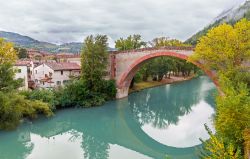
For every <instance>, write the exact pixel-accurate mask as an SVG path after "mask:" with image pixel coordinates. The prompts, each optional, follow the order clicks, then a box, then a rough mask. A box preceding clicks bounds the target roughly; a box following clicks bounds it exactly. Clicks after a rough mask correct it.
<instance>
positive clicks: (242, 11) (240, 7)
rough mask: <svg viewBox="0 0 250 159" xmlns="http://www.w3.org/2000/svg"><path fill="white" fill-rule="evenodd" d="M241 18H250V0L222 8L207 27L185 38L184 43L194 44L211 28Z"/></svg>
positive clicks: (234, 21) (231, 22)
mask: <svg viewBox="0 0 250 159" xmlns="http://www.w3.org/2000/svg"><path fill="white" fill-rule="evenodd" d="M242 18H246V19H248V20H250V0H247V1H244V2H243V3H238V4H236V5H234V6H233V7H231V8H229V9H226V10H224V11H223V12H222V13H221V14H220V15H219V16H217V17H216V18H215V19H214V20H213V21H212V22H211V23H210V24H209V25H208V26H207V27H205V28H204V29H203V30H201V31H199V32H198V33H196V34H195V35H193V36H192V37H191V38H189V39H188V40H186V43H189V44H193V45H195V44H196V43H197V41H198V40H199V38H201V37H202V36H203V35H205V34H206V33H207V32H208V30H210V29H211V28H213V27H216V26H218V25H220V24H222V23H228V24H235V23H236V22H237V21H239V20H240V19H242Z"/></svg>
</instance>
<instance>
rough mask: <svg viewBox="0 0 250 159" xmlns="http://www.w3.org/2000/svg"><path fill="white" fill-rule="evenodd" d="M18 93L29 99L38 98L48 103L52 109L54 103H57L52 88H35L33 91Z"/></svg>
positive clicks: (54, 106) (54, 105)
mask: <svg viewBox="0 0 250 159" xmlns="http://www.w3.org/2000/svg"><path fill="white" fill-rule="evenodd" d="M20 94H22V95H24V96H25V97H26V98H27V99H29V100H40V101H42V102H44V103H48V104H49V106H50V108H51V109H52V110H55V108H56V105H58V101H57V99H56V97H55V94H54V92H53V91H52V90H46V89H37V90H34V91H22V92H20Z"/></svg>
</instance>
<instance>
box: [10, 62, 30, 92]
mask: <svg viewBox="0 0 250 159" xmlns="http://www.w3.org/2000/svg"><path fill="white" fill-rule="evenodd" d="M33 67H34V65H33V62H32V61H21V60H19V61H17V62H16V63H15V66H14V68H15V69H16V74H15V79H23V86H22V87H21V88H20V89H22V90H27V89H28V88H29V81H31V80H32V77H33Z"/></svg>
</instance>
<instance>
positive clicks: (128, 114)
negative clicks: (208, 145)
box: [0, 76, 216, 159]
mask: <svg viewBox="0 0 250 159" xmlns="http://www.w3.org/2000/svg"><path fill="white" fill-rule="evenodd" d="M215 92H216V89H215V86H214V84H213V83H212V82H211V81H210V80H209V79H208V78H207V77H206V76H201V77H199V78H195V79H193V80H190V81H185V82H181V83H177V84H170V85H164V86H160V87H155V88H150V89H146V90H143V91H140V92H138V93H133V94H131V95H129V97H128V98H124V99H122V100H116V101H110V102H107V103H106V104H105V105H104V106H101V107H96V108H90V109H76V108H75V109H73V108H72V109H65V110H60V111H58V112H57V113H56V115H55V116H54V117H52V118H49V119H47V118H43V117H40V118H39V119H37V120H34V121H32V122H30V121H29V122H24V123H23V124H22V125H21V126H20V127H18V128H17V129H16V130H15V131H11V132H0V159H148V158H154V159H166V158H172V159H196V158H197V154H198V152H199V149H200V147H201V145H200V144H201V142H200V140H199V138H202V139H207V138H208V135H207V133H206V131H205V129H204V124H205V123H207V124H208V126H210V127H212V126H211V120H212V116H213V114H214V108H213V107H214V98H213V96H214V94H215Z"/></svg>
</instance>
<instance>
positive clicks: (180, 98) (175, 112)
mask: <svg viewBox="0 0 250 159" xmlns="http://www.w3.org/2000/svg"><path fill="white" fill-rule="evenodd" d="M200 78H201V79H202V80H200V79H199V78H197V79H193V80H190V81H186V82H185V83H177V84H171V85H166V86H161V87H164V88H165V89H147V90H143V91H142V92H140V93H136V94H133V95H131V96H129V102H130V107H131V109H132V112H133V115H134V118H135V119H136V121H138V122H139V123H140V124H141V125H144V124H151V125H152V126H154V127H156V128H167V127H168V126H169V125H170V124H175V125H176V124H177V123H178V121H179V117H181V116H183V115H186V114H188V113H189V112H190V111H191V110H192V106H194V105H196V104H198V103H199V102H200V101H201V100H205V101H206V102H208V103H209V104H212V105H213V104H214V103H211V101H214V100H213V95H212V94H213V91H214V90H213V89H209V91H207V90H204V89H203V87H206V86H204V85H203V84H204V83H209V82H205V81H207V80H208V79H207V78H203V77H200ZM210 83H211V81H210ZM211 85H213V84H212V83H211ZM211 88H213V87H211ZM206 89H207V88H206ZM204 93H205V94H204ZM163 99H164V100H163Z"/></svg>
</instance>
